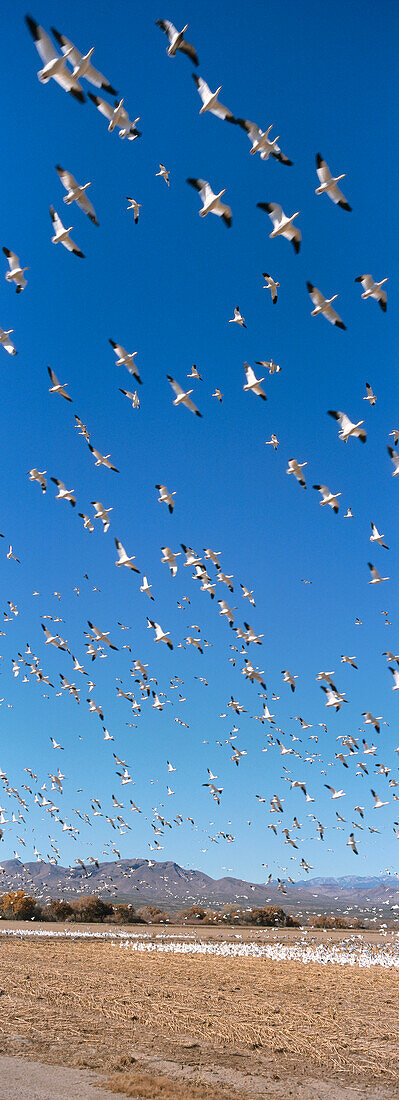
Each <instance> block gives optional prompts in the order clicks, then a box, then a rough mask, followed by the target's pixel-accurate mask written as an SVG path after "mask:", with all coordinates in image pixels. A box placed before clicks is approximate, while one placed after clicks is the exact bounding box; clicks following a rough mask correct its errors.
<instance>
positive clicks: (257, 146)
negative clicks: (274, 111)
mask: <svg viewBox="0 0 399 1100" xmlns="http://www.w3.org/2000/svg"><path fill="white" fill-rule="evenodd" d="M235 121H236V122H237V124H238V126H241V129H242V130H245V132H246V133H247V134H248V137H249V140H250V142H251V145H252V148H251V154H252V156H253V155H254V154H255V153H260V157H261V160H268V159H269V157H274V159H275V160H278V161H280V164H286V165H289V166H291V165H292V163H293V162H292V160H289V158H288V157H286V156H285V154H284V153H282V152H281V149H280V146H279V145H277V142H278V135H277V137H275V138H271V140H269V134H270V131H271V130H272V129H273V125H274V124H273V123H272V125H271V126H268V128H267V130H260V129H259V126H257V125H256V123H255V122H250V121H249V119H247V118H237V119H236V120H235Z"/></svg>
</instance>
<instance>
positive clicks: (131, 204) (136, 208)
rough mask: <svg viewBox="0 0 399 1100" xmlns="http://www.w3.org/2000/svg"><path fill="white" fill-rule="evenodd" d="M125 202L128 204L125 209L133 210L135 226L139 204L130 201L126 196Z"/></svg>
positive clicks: (133, 200) (132, 200)
mask: <svg viewBox="0 0 399 1100" xmlns="http://www.w3.org/2000/svg"><path fill="white" fill-rule="evenodd" d="M126 198H127V201H128V203H129V204H130V205H129V206H128V207H127V208H126V209H127V210H133V217H134V224H135V225H137V222H138V220H139V210H140V209H141V202H136V200H135V199H130V198H129V195H126Z"/></svg>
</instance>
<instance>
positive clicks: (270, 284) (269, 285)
mask: <svg viewBox="0 0 399 1100" xmlns="http://www.w3.org/2000/svg"><path fill="white" fill-rule="evenodd" d="M263 278H264V279H266V282H265V285H264V287H263V288H262V289H263V290H270V293H271V296H272V302H273V305H274V306H275V305H276V302H277V288H278V287H279V286H280V283H278V282H277V281H276V279H273V275H268V273H267V271H264V272H263Z"/></svg>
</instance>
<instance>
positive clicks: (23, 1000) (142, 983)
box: [0, 937, 399, 1100]
mask: <svg viewBox="0 0 399 1100" xmlns="http://www.w3.org/2000/svg"><path fill="white" fill-rule="evenodd" d="M398 1004H399V972H398V970H394V971H392V970H391V971H390V970H384V969H383V968H381V967H375V968H374V969H372V970H366V969H364V970H363V969H360V968H359V967H357V966H356V967H337V966H331V965H327V966H321V965H319V964H317V963H312V964H309V965H307V966H304V965H303V964H302V963H300V962H285V963H279V962H271V961H268V960H263V959H256V958H255V959H251V958H227V959H225V958H221V957H218V956H215V957H202V956H194V957H190V956H181V955H180V956H179V955H177V956H176V955H169V954H165V955H162V954H161V955H159V954H158V955H155V954H145V955H144V954H143V955H141V954H137V953H135V952H133V951H131V950H129V949H126V950H125V949H122V948H120V949H119V947H114V946H113V945H112V944H111V943H110V942H103V941H93V940H86V941H82V940H80V941H79V940H63V939H61V940H58V941H54V940H51V939H41V940H39V939H37V938H34V937H33V938H32V939H30V940H29V941H28V940H24V939H12V940H7V939H3V938H0V1052H1V1053H3V1054H18V1055H20V1054H23V1055H25V1056H26V1057H27V1058H32V1059H37V1060H39V1061H40V1060H41V1061H44V1062H50V1063H58V1064H61V1065H62V1064H63V1065H68V1066H79V1067H83V1066H87V1067H90V1068H92V1069H95V1070H97V1071H98V1072H99V1073H100V1074H101V1075H102V1077H104V1078H106V1080H107V1085H108V1088H112V1089H113V1090H115V1091H116V1092H117V1091H119V1092H124V1093H126V1094H127V1095H129V1096H132V1097H136V1098H139V1100H158V1098H159V1100H227V1097H229V1098H230V1100H233V1098H234V1097H237V1100H238V1098H240V1100H244V1098H245V1100H252V1098H253V1100H255V1098H260V1097H262V1098H265V1100H266V1098H268V1097H270V1098H273V1100H280V1098H281V1100H282V1098H284V1100H286V1098H287V1097H290V1096H295V1097H301V1098H302V1097H304V1098H305V1097H306V1098H307V1097H309V1100H311V1098H312V1100H313V1098H314V1100H319V1098H321V1097H323V1098H324V1097H325V1098H331V1100H332V1098H334V1100H335V1097H337V1096H340V1097H341V1095H342V1096H343V1097H346V1096H348V1098H349V1097H350V1100H352V1097H355V1096H359V1097H360V1096H361V1097H364V1098H366V1097H367V1098H368V1097H370V1098H371V1097H372V1098H373V1100H374V1098H375V1100H379V1098H381V1100H390V1098H394V1097H399V1060H398V1050H399V1018H398ZM341 1090H342V1092H341Z"/></svg>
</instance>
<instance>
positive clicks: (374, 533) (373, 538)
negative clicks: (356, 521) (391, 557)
mask: <svg viewBox="0 0 399 1100" xmlns="http://www.w3.org/2000/svg"><path fill="white" fill-rule="evenodd" d="M383 538H384V536H383V535H380V532H379V530H378V528H377V527H376V525H375V523H373V521H371V535H370V542H378V543H379V544H380V546H383V547H384V550H389V546H387V544H386V542H383V541H382V540H383Z"/></svg>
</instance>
